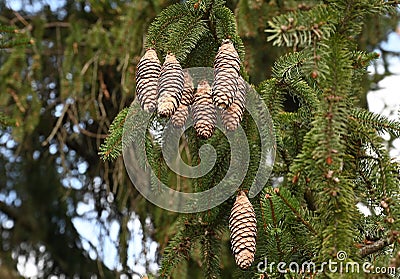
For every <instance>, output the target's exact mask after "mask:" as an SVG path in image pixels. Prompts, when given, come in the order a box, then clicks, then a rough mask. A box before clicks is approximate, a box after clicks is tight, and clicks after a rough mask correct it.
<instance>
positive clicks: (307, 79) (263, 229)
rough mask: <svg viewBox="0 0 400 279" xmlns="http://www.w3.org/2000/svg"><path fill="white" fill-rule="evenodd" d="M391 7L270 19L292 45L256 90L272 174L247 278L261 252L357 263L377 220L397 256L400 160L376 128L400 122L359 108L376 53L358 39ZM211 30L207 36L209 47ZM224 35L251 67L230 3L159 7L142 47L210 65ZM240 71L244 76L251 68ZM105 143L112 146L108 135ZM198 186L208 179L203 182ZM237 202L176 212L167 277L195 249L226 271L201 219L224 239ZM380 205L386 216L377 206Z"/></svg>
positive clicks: (274, 35) (210, 179)
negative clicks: (270, 126) (269, 138)
mask: <svg viewBox="0 0 400 279" xmlns="http://www.w3.org/2000/svg"><path fill="white" fill-rule="evenodd" d="M245 2H246V3H245ZM250 2H252V1H250V0H249V1H240V4H239V6H238V8H237V11H236V12H237V14H238V18H241V20H242V21H243V18H242V16H243V14H241V13H245V12H246V11H248V10H247V9H246V7H249V6H250V5H251V4H250ZM278 3H279V2H278ZM393 4H394V3H391V2H383V1H366V0H365V1H362V0H361V1H351V2H348V1H340V0H335V1H334V0H332V1H325V2H324V3H318V2H316V3H315V5H313V4H310V5H309V6H307V7H306V8H304V7H302V9H298V10H292V11H289V12H288V13H282V14H278V15H276V16H274V17H272V18H271V19H270V20H268V27H267V29H266V30H265V32H266V33H267V34H268V35H267V41H271V42H272V44H273V45H274V46H278V47H285V48H291V49H292V50H289V49H288V51H287V53H286V54H284V55H282V56H281V57H279V58H278V59H277V60H276V62H275V64H274V66H273V68H272V77H271V78H270V79H268V80H266V81H264V82H262V83H261V84H260V85H259V86H258V88H257V90H258V92H259V93H260V95H261V97H262V98H263V100H264V101H265V103H266V104H267V106H268V108H269V110H270V113H271V116H272V118H273V121H274V129H275V131H276V141H277V158H276V162H275V165H274V171H273V174H272V177H271V179H270V181H269V182H268V183H266V185H265V188H264V191H263V193H262V194H261V195H259V196H258V197H257V198H256V199H254V200H253V202H254V203H255V204H260V206H255V208H256V213H257V218H258V224H259V225H258V226H259V231H260V234H259V237H258V239H257V257H256V261H255V264H254V265H253V267H252V268H251V269H250V271H247V272H246V273H242V272H239V273H238V276H240V277H241V278H243V277H245V278H253V277H254V278H259V276H260V273H259V271H257V268H256V266H257V263H258V262H257V260H258V261H262V260H263V259H264V258H267V259H268V261H270V262H272V261H274V262H279V261H284V262H286V263H289V262H292V261H294V262H297V263H299V264H300V265H301V263H302V262H305V261H313V262H314V263H316V265H317V267H321V263H322V262H327V261H328V260H329V259H336V257H337V256H338V253H340V252H341V251H345V252H346V253H347V258H346V259H345V262H351V261H357V262H359V263H362V261H363V260H362V257H365V256H366V254H368V253H376V252H377V251H378V250H380V249H375V250H374V248H368V247H367V246H366V247H363V249H361V250H360V249H357V248H356V247H360V246H362V245H364V244H362V243H361V242H362V240H363V239H366V238H368V235H370V234H371V233H372V234H375V233H376V227H375V228H374V227H373V226H372V225H373V224H374V223H375V224H376V222H379V223H380V224H381V227H380V230H381V231H383V232H382V233H381V234H380V238H379V239H381V240H379V241H381V242H382V243H383V244H382V245H381V246H379V245H377V246H379V247H381V248H382V249H383V248H385V247H386V246H390V247H391V249H390V250H387V253H389V254H390V255H391V257H395V255H396V254H397V253H398V251H399V250H398V245H396V244H394V243H396V242H397V241H398V238H397V236H398V234H399V233H398V231H399V227H398V222H399V221H398V218H399V217H400V215H396V214H397V213H398V212H399V210H400V207H399V204H400V203H399V201H400V200H399V197H400V196H399V193H398V192H399V190H398V189H399V186H398V185H399V182H400V181H399V177H398V172H399V165H398V164H397V163H395V162H393V161H392V160H391V159H390V157H389V156H388V151H387V150H386V149H385V148H383V146H382V140H380V139H379V137H378V135H377V133H382V132H389V133H391V134H392V135H393V136H394V137H399V128H400V123H399V122H398V121H393V120H388V119H387V118H385V117H383V116H381V115H376V114H373V113H371V112H369V111H367V110H365V109H362V108H356V106H357V104H358V102H359V99H360V98H361V96H362V95H363V94H365V93H364V91H363V87H362V82H363V78H364V77H365V75H366V71H365V67H366V66H367V65H368V64H369V63H370V62H371V61H372V60H373V59H375V58H376V55H375V54H373V53H372V54H371V53H365V52H362V51H359V50H358V48H357V45H356V44H355V40H354V39H355V38H356V37H357V36H358V35H359V34H360V32H361V31H362V27H363V22H364V21H365V18H366V17H367V16H370V15H382V16H385V15H386V14H387V13H394V12H395V11H394V7H395V6H394V5H393ZM247 28H248V29H246V30H247V32H250V31H249V27H247ZM188 30H193V32H188ZM178 38H179V39H178ZM204 38H207V40H208V41H211V42H208V43H206V42H205V40H203V39H204ZM225 38H230V39H231V40H232V41H233V42H234V45H235V47H236V49H237V51H238V52H239V54H240V58H241V62H242V64H243V63H245V61H246V58H245V56H244V51H243V50H244V49H243V43H242V40H241V39H240V37H239V35H238V31H237V28H236V20H235V16H234V14H233V13H232V12H231V10H230V9H229V8H228V7H226V6H224V3H223V1H185V2H184V3H182V4H174V5H171V6H169V7H168V8H166V9H165V10H164V11H162V12H161V13H160V14H159V16H158V17H157V18H156V19H155V20H154V22H153V23H152V25H151V27H150V28H149V30H148V36H147V39H148V41H147V46H148V47H153V48H154V49H155V50H156V51H157V52H158V53H159V55H160V56H161V57H162V56H163V55H164V53H167V52H172V53H175V54H176V55H177V57H178V59H179V60H180V62H181V63H182V64H183V65H185V66H187V67H190V66H210V61H211V57H212V56H215V54H216V46H218V45H219V44H220V43H221V42H222V40H223V39H225ZM178 41H179V43H178ZM210 46H211V48H210ZM206 50H208V51H206ZM200 52H201V53H202V55H201V56H199V53H200ZM194 57H196V59H195V62H193V61H194V60H193V58H194ZM242 72H243V74H244V75H245V76H246V75H247V74H246V72H245V69H244V68H242ZM287 96H291V97H292V98H295V99H296V100H297V102H298V108H297V109H295V110H294V111H285V104H284V101H285V99H286V98H287ZM248 117H249V116H248V115H246V116H245V119H244V120H243V122H242V125H243V127H244V129H245V131H246V134H247V136H248V141H249V146H258V144H259V138H258V137H257V136H255V135H256V131H255V130H254V126H253V124H251V123H252V122H251V120H250V119H249V118H248ZM116 121H119V120H118V119H117V120H116ZM115 135H116V130H114V129H113V130H111V135H110V138H113V137H114V136H115ZM193 136H194V134H193V132H190V131H188V132H187V138H188V139H187V146H188V147H189V149H190V153H189V154H186V156H189V157H192V156H193V157H192V158H195V157H196V148H197V147H198V146H199V144H201V143H202V142H201V141H200V140H198V139H196V138H193ZM208 142H218V147H217V153H218V155H220V153H221V154H226V153H225V152H228V150H229V148H227V146H226V142H225V141H224V140H223V139H222V138H220V137H219V133H216V135H214V136H213V137H212V138H211V139H210V140H209V141H208ZM103 149H112V148H111V146H110V144H108V143H107V142H106V143H105V147H103ZM155 150H157V149H155ZM223 150H225V151H223ZM146 151H147V152H148V153H149V154H151V155H149V158H150V159H151V161H153V164H152V165H153V166H157V164H154V162H156V161H159V160H160V159H159V158H158V157H157V155H156V153H155V151H152V150H151V149H147V150H146ZM259 156H260V153H259V150H257V148H254V149H253V150H252V151H251V158H252V160H251V165H250V168H249V172H248V174H247V176H246V178H245V180H244V183H243V185H242V186H241V187H240V188H241V189H242V190H244V189H248V188H249V186H250V185H251V184H252V179H253V178H254V173H255V172H254V168H257V165H253V164H254V162H257V161H258V159H257V158H260V157H259ZM218 158H220V157H219V156H218ZM228 165H229V160H218V162H217V164H216V167H215V168H214V169H213V170H212V171H211V172H210V174H211V175H206V176H204V177H202V178H199V179H197V180H194V181H191V183H190V185H191V187H194V188H193V189H192V190H200V189H204V188H205V189H207V188H208V187H212V186H213V185H214V181H217V180H218V179H219V178H217V177H220V176H221V173H223V172H224V168H226V167H224V166H228ZM158 168H162V167H161V165H158ZM215 169H216V170H215ZM164 175H165V174H164ZM160 178H161V177H160ZM278 178H279V179H283V182H282V183H280V184H279V186H278V187H277V188H273V185H274V184H273V181H274V180H275V179H278ZM164 181H165V178H164ZM199 183H200V184H201V185H202V186H201V187H196V185H199ZM190 185H187V186H190ZM275 187H276V186H275ZM189 188H190V187H189ZM360 202H361V203H363V204H364V205H366V206H367V207H368V208H369V209H370V211H371V212H373V216H372V217H370V218H369V217H365V216H362V213H361V212H360V211H359V210H358V209H357V203H360ZM231 204H232V200H230V201H228V202H226V204H224V205H221V206H219V207H218V208H215V209H211V210H209V211H208V212H205V213H199V214H193V216H188V217H187V218H184V219H178V220H177V224H179V226H180V227H181V229H179V230H178V233H177V235H176V236H175V237H174V238H173V240H171V241H170V243H169V245H168V246H167V248H166V250H165V251H164V254H163V260H162V266H161V270H160V275H161V277H162V278H168V277H169V275H171V274H173V269H174V268H177V269H179V266H181V264H179V262H180V261H181V259H184V258H186V259H187V260H188V259H189V257H190V256H189V255H190V253H191V251H195V250H194V249H196V248H195V246H197V245H200V247H201V249H200V253H201V255H202V268H203V270H204V272H205V277H206V278H216V277H217V276H219V275H218V274H220V272H219V264H218V259H219V257H218V253H219V249H217V250H215V248H216V247H218V245H216V243H215V238H211V239H210V238H209V237H210V234H209V232H208V231H206V234H205V235H204V234H203V233H202V232H204V226H206V227H208V226H215V227H220V228H221V229H222V230H221V231H219V230H217V231H215V230H214V233H216V234H220V237H222V236H223V235H224V234H226V228H225V229H224V226H225V227H226V225H227V224H226V217H224V218H215V217H217V216H220V215H222V216H223V215H224V213H225V214H227V210H228V209H229V206H231ZM376 208H383V211H382V213H376V210H377V209H376ZM207 215H208V218H207V221H205V216H207ZM361 220H363V221H364V223H363V224H362V223H361ZM197 224H198V225H197ZM200 224H201V225H200ZM371 226H372V227H371ZM212 243H213V244H212ZM365 251H368V252H365ZM371 251H372V252H371ZM389 258H390V257H385V259H386V266H389V264H390V261H389ZM369 260H372V258H369ZM380 260H381V258H380V257H379V256H376V257H374V258H373V263H378V262H379V264H383V262H382V261H380ZM322 267H323V265H322ZM267 273H268V276H269V278H279V277H281V275H282V274H280V273H279V272H278V271H277V270H276V269H275V270H272V271H268V272H267ZM291 273H292V274H293V276H296V278H297V277H298V276H300V277H301V276H306V277H307V276H312V275H316V274H312V273H313V272H312V271H309V272H308V273H303V275H301V273H298V274H297V275H295V273H296V272H291ZM244 274H246V275H244ZM317 275H318V276H329V277H337V276H339V277H340V276H341V275H340V274H334V273H331V272H330V271H329V270H328V269H327V268H325V269H324V268H322V273H321V272H320V273H318V274H317ZM347 276H350V277H351V275H347Z"/></svg>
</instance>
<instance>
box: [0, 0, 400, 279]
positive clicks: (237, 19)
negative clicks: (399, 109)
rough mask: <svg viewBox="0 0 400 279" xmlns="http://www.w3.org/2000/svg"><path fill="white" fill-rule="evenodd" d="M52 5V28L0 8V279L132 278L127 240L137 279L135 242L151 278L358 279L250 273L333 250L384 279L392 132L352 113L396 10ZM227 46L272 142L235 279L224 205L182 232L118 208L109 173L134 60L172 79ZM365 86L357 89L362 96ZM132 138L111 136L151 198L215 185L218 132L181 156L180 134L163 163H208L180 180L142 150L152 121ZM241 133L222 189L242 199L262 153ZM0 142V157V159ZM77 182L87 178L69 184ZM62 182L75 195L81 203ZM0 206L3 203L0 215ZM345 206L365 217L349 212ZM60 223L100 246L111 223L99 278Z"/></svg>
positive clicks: (99, 258)
mask: <svg viewBox="0 0 400 279" xmlns="http://www.w3.org/2000/svg"><path fill="white" fill-rule="evenodd" d="M28 2H29V1H28ZM60 2H63V3H64V4H60V5H62V6H60V8H59V10H58V11H51V10H50V9H49V8H48V7H47V6H43V9H41V10H40V11H39V12H23V11H21V12H20V13H18V12H14V11H11V10H10V9H9V8H7V7H6V4H4V3H3V2H0V14H1V16H0V22H1V23H2V25H1V27H0V48H2V49H1V50H0V63H1V68H0V106H1V109H0V125H2V126H9V125H10V124H15V125H14V126H12V127H8V129H4V130H1V139H2V141H1V143H0V144H1V148H0V149H1V150H2V153H1V154H0V155H1V156H0V161H1V164H0V182H1V183H0V184H1V186H0V196H1V199H0V211H1V216H0V217H1V218H2V222H1V224H0V227H1V230H2V234H1V237H0V258H1V259H2V261H1V263H0V264H1V266H0V277H1V278H3V277H4V278H19V277H20V274H18V273H17V272H15V271H16V270H17V263H18V261H19V259H20V258H24V257H25V259H27V257H32V255H34V257H35V258H36V260H37V263H39V264H38V265H37V266H38V267H40V262H41V261H42V260H43V261H44V262H45V264H44V266H43V268H42V269H40V271H39V273H38V277H46V278H47V277H51V276H54V275H55V276H60V277H74V276H78V277H81V278H89V277H92V276H96V277H99V278H113V277H116V278H119V277H121V274H132V273H135V271H134V270H132V269H131V268H129V267H128V258H130V257H131V256H132V255H129V253H130V251H131V249H129V247H128V246H129V243H131V242H133V241H132V239H133V238H134V237H138V238H140V237H143V238H142V239H141V240H142V242H143V247H144V248H143V252H140V256H138V257H139V258H137V261H138V262H137V263H138V264H140V265H142V264H143V265H144V266H145V269H146V273H148V274H149V278H152V277H151V274H150V273H152V272H153V273H155V271H154V270H152V269H151V268H149V262H150V261H151V259H150V257H149V256H148V255H147V254H146V249H147V248H146V247H147V244H148V242H149V241H151V240H155V241H157V242H158V244H159V247H158V253H159V255H160V256H161V257H160V270H159V271H158V274H157V276H159V277H161V278H182V279H185V278H219V277H221V278H232V277H236V278H283V277H287V278H311V277H312V278H315V277H317V278H326V277H329V278H341V277H346V276H347V277H349V278H355V277H373V276H374V275H376V274H362V270H361V273H360V274H354V273H353V274H351V273H350V274H339V273H330V272H329V270H327V269H326V268H325V270H324V272H319V273H318V274H313V272H312V271H310V272H308V271H307V272H296V271H293V272H292V271H289V270H288V274H282V273H280V272H279V271H278V270H277V269H276V265H275V266H274V267H275V268H273V269H272V270H271V271H270V270H269V269H267V270H266V272H262V271H261V270H257V266H258V264H259V263H260V262H264V260H265V259H267V260H268V263H271V262H275V263H277V262H279V261H284V262H287V263H289V262H291V261H294V262H296V263H299V265H300V266H301V263H303V262H305V261H313V262H315V264H316V265H317V267H318V268H321V266H322V263H323V262H325V261H327V260H329V259H331V260H336V257H337V255H338V252H339V251H340V250H342V251H345V252H346V253H347V259H346V260H347V262H351V261H356V262H358V263H359V264H360V267H361V265H362V264H363V263H365V262H367V261H368V262H370V263H372V264H373V265H374V266H375V267H389V266H390V267H395V268H397V272H396V273H397V274H398V273H399V272H400V271H399V269H398V268H399V267H400V259H399V246H398V245H399V230H400V229H399V217H400V211H399V210H400V202H399V197H400V193H399V164H398V162H396V161H394V160H393V158H391V157H390V156H389V152H388V150H387V148H386V145H387V143H386V142H384V141H383V139H382V138H381V137H380V134H382V133H389V134H390V135H391V136H392V139H393V138H395V137H399V135H400V124H399V121H396V120H389V119H388V118H386V117H384V116H381V115H378V114H374V113H371V112H369V111H368V110H366V109H365V108H366V107H367V106H366V101H365V99H366V98H365V96H366V92H367V91H368V89H369V88H370V85H371V81H370V80H369V78H368V76H367V73H366V67H367V66H368V65H369V64H370V63H371V61H373V60H374V59H376V58H377V54H375V53H372V52H368V50H371V49H374V48H375V47H376V46H377V44H378V43H379V42H381V41H382V40H384V39H385V38H386V35H387V31H388V30H390V29H392V28H393V26H395V24H397V21H398V18H399V16H398V11H396V5H398V4H399V1H397V0H393V1H392V0H389V1H381V0H355V1H347V0H327V1H318V0H315V1H314V0H311V1H303V2H299V1H294V0H271V1H259V0H235V1H224V0H186V1H165V0H152V1H148V0H132V1H95V0H88V1H72V0H66V1H60ZM3 23H4V24H3ZM14 25H16V26H17V27H8V26H14ZM15 30H20V31H18V32H15ZM144 30H147V34H143V32H144ZM28 38H29V39H28ZM31 38H32V39H31ZM227 38H229V39H230V40H231V41H232V42H233V43H234V46H235V49H236V51H237V52H238V54H239V57H240V63H241V64H240V66H241V75H242V76H243V77H244V79H245V80H247V81H249V82H251V83H253V84H254V88H256V90H257V92H258V93H259V95H260V97H261V98H262V100H263V101H264V102H265V104H266V106H267V107H268V109H269V112H270V115H271V117H272V119H273V124H274V127H273V128H274V133H275V136H276V160H275V164H274V168H273V171H272V175H271V177H270V179H269V180H268V181H263V182H265V186H264V188H263V191H262V192H261V193H260V194H259V195H257V196H256V197H254V198H251V199H250V201H251V203H252V205H253V207H254V209H255V212H256V216H257V228H258V229H257V231H258V236H257V249H256V250H257V253H256V258H255V261H254V263H253V265H252V267H251V268H250V269H249V270H246V271H242V270H239V268H237V267H236V266H235V263H234V257H233V256H232V253H231V250H230V245H229V231H228V217H229V212H230V210H231V208H232V205H233V203H234V199H235V197H233V196H232V197H231V198H230V199H229V200H227V201H226V202H224V203H223V204H221V205H220V206H218V207H216V208H213V209H211V210H208V211H206V212H201V213H197V214H186V215H179V214H175V213H171V212H167V211H165V210H162V209H160V208H158V207H155V206H153V205H151V204H149V203H147V202H146V201H145V199H144V198H143V197H141V195H140V193H138V192H137V191H136V190H135V188H134V187H133V186H132V185H131V182H130V181H129V178H128V177H127V175H126V170H125V168H124V165H123V161H122V158H121V157H120V154H121V151H122V150H123V145H122V144H123V142H122V135H123V133H124V131H123V126H124V123H125V122H126V120H127V119H128V118H129V117H131V116H132V115H130V114H129V112H130V113H131V114H132V113H135V112H137V111H138V110H140V107H139V106H137V103H135V102H134V103H133V104H132V106H131V107H129V105H130V104H131V102H132V100H133V98H134V97H135V96H134V93H133V92H135V78H134V77H135V66H137V64H138V62H139V60H140V57H141V56H142V55H143V53H144V52H145V51H146V50H147V49H148V48H154V49H155V51H156V52H157V55H158V58H159V59H160V60H161V62H163V61H164V59H165V57H166V55H167V54H173V55H175V56H176V57H177V59H178V61H179V62H180V64H181V65H182V67H183V68H188V67H212V66H213V63H214V58H215V55H216V53H217V51H218V48H219V46H220V45H221V42H222V41H223V40H224V39H227ZM32 42H35V43H34V44H31V45H29V43H32ZM28 45H29V46H28ZM245 50H246V52H245ZM381 78H382V76H380V75H374V76H373V77H372V82H377V81H378V80H380V79H381ZM250 101H251V100H250ZM128 107H129V109H128ZM147 124H148V123H144V121H143V122H142V121H139V120H138V121H137V123H134V125H133V126H132V127H130V128H131V129H128V133H126V134H125V135H126V136H129V137H130V138H132V139H140V140H141V141H140V142H138V144H140V145H142V146H144V148H145V150H146V156H147V157H146V159H147V160H148V161H149V163H150V165H151V167H152V169H153V170H157V175H158V178H159V179H160V180H161V181H162V182H164V183H165V184H168V185H176V187H177V189H178V188H179V189H180V190H181V191H185V192H193V191H202V190H206V189H209V188H210V187H213V186H214V185H215V184H216V183H218V182H219V181H221V180H222V179H223V178H224V175H225V173H226V172H227V169H228V167H229V164H230V160H229V155H230V153H231V150H230V146H229V144H228V141H227V139H226V137H225V136H224V135H223V133H222V132H221V131H216V132H215V133H214V135H213V136H212V137H211V138H209V139H207V140H204V139H199V138H198V137H197V136H196V132H195V130H194V129H193V128H191V129H189V130H187V131H186V132H185V135H184V137H182V139H181V141H180V145H179V152H180V154H181V156H182V158H183V160H184V161H185V162H187V163H188V164H189V165H193V166H194V165H197V164H199V163H200V157H199V154H198V153H199V149H200V147H201V146H202V145H203V144H211V145H212V146H213V147H214V148H215V149H216V153H217V158H216V163H215V166H214V167H213V168H212V170H211V171H210V172H208V173H207V174H206V175H205V176H203V177H201V178H198V179H187V178H185V177H181V176H179V175H176V174H175V173H173V172H172V171H171V170H170V168H169V167H168V165H167V164H166V162H165V160H164V159H163V154H162V152H161V146H162V144H163V143H164V142H163V138H162V137H160V136H159V135H160V134H161V133H162V132H163V131H164V130H165V126H166V121H165V120H164V119H162V118H159V117H158V116H153V117H152V118H151V121H150V124H149V130H150V132H149V133H148V134H147V135H146V138H145V139H143V138H142V137H139V136H138V135H137V134H135V127H138V126H141V125H147ZM135 125H136V126H135ZM241 125H242V127H243V129H244V131H245V132H246V136H247V140H248V142H249V147H251V148H250V160H251V161H250V166H249V169H248V172H247V174H246V177H245V178H244V180H243V182H242V183H241V185H238V186H240V187H239V190H244V191H247V190H248V189H249V188H250V186H251V185H252V184H253V183H254V177H255V175H256V173H257V170H258V168H259V162H260V160H261V151H262V150H261V147H260V142H261V141H262V136H260V135H259V134H258V130H257V125H256V123H255V121H254V120H253V119H252V118H251V116H250V115H249V113H247V112H245V113H244V116H243V120H242V122H241ZM10 131H11V132H10ZM152 131H158V132H159V133H152ZM107 132H108V136H107V138H106V139H104V138H105V137H106V134H107ZM270 133H271V131H262V132H261V135H268V134H270ZM4 139H6V141H8V139H12V140H10V141H9V142H10V143H11V144H10V143H9V142H7V143H5V142H4ZM103 139H104V140H103ZM3 151H4V153H3ZM99 154H100V156H99ZM100 158H101V159H103V161H100ZM201 159H202V160H205V158H201ZM138 160H141V161H143V160H144V158H138ZM82 165H87V169H86V170H85V171H83V172H82V168H81V167H80V166H82ZM60 181H62V183H60ZM69 181H79V183H80V185H81V188H79V189H75V188H73V186H72V185H71V184H68V183H69ZM157 183H158V182H157V181H150V182H149V187H151V189H152V190H153V191H157V189H158V187H157V186H158V185H157ZM66 184H68V185H66ZM13 195H15V196H16V198H15V200H12V201H11V202H9V201H8V200H7V199H6V200H4V199H3V197H12V196H13ZM165 198H168V197H165ZM18 201H19V204H18ZM82 203H83V204H93V209H92V210H91V211H89V212H87V213H84V215H83V216H82V215H81V213H80V212H78V205H79V204H82ZM359 203H360V204H363V205H364V206H366V207H367V208H368V209H369V211H370V212H371V215H368V216H364V215H363V214H362V213H361V212H359V210H358V209H357V204H359ZM133 212H134V213H133ZM132 216H137V218H138V219H137V220H139V221H140V223H141V228H143V236H141V235H139V236H138V235H134V230H133V229H132V224H131V223H132V220H133V219H132ZM74 218H78V219H79V218H80V219H82V220H85V221H87V222H92V221H93V220H98V223H97V224H98V226H99V227H100V228H101V229H100V230H101V231H102V232H104V234H107V233H110V231H109V230H110V224H111V223H113V224H114V223H115V224H118V225H119V231H118V238H117V239H114V241H115V244H116V246H117V247H118V248H119V249H118V257H117V258H118V259H116V263H115V266H111V267H110V266H106V265H105V264H104V262H103V261H104V254H102V253H104V252H105V251H101V247H96V245H94V244H93V243H91V242H90V241H88V240H85V239H84V238H82V236H79V234H78V232H77V230H76V228H75V227H74V224H73V222H72V220H73V219H74ZM10 220H11V221H12V222H11V223H12V224H13V225H12V226H10V225H9V224H10V222H9V221H10ZM153 225H154V227H153ZM138 240H139V239H134V242H135V244H136V243H137V241H138ZM100 241H101V242H104V241H103V239H100ZM139 242H140V241H139ZM86 246H89V248H86ZM43 247H44V249H45V250H44V251H45V252H42V251H43ZM135 247H136V246H135ZM135 252H136V251H135ZM135 264H136V262H135ZM261 267H263V266H261ZM267 268H268V266H267ZM286 268H288V267H287V266H286ZM9 270H11V271H12V272H9ZM153 275H154V274H153ZM384 275H385V276H386V275H388V274H384Z"/></svg>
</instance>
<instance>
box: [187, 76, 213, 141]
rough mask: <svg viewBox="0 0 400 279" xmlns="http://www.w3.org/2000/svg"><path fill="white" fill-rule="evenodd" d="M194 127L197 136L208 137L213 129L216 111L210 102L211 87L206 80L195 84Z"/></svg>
mask: <svg viewBox="0 0 400 279" xmlns="http://www.w3.org/2000/svg"><path fill="white" fill-rule="evenodd" d="M192 109H193V119H194V125H193V127H194V129H195V130H196V132H197V135H198V136H199V137H202V138H205V139H208V138H209V137H211V136H212V135H213V133H214V130H215V124H216V122H217V114H216V113H217V112H216V109H215V106H214V104H213V102H212V96H211V87H210V85H209V84H208V82H207V81H206V80H202V81H200V82H199V84H198V85H197V91H196V92H195V93H194V100H193V105H192Z"/></svg>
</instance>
